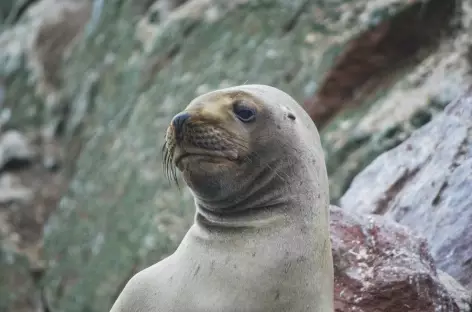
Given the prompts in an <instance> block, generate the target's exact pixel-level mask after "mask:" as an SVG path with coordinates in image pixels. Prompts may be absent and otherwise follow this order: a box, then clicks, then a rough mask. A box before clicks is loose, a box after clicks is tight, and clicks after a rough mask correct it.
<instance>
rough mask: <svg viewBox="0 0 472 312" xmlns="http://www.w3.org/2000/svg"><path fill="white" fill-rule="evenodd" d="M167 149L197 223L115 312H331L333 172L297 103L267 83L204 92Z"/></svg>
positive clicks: (179, 119) (177, 122) (176, 125)
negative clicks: (187, 192)
mask: <svg viewBox="0 0 472 312" xmlns="http://www.w3.org/2000/svg"><path fill="white" fill-rule="evenodd" d="M164 150H165V157H164V161H165V164H166V168H170V169H171V170H172V168H178V170H179V171H180V172H181V173H182V174H183V179H184V181H185V183H186V184H187V185H188V186H189V188H190V190H191V192H192V193H193V196H194V198H195V206H196V215H195V222H194V224H193V225H192V226H191V228H190V229H189V231H188V232H187V234H186V235H185V237H184V238H183V240H182V242H181V243H180V245H179V246H178V248H177V249H176V250H175V252H174V253H173V254H172V255H170V256H168V257H167V258H165V259H163V260H162V261H160V262H158V263H156V264H154V265H152V266H151V267H149V268H146V269H144V270H142V271H140V272H138V273H137V274H136V275H135V276H133V277H132V278H131V279H130V280H129V281H128V283H127V284H126V286H125V287H124V289H123V291H122V293H121V294H120V295H119V297H118V299H117V300H116V302H115V303H114V305H113V307H112V309H111V312H151V311H153V312H155V311H156V312H157V311H163V312H164V311H165V312H168V311H175V312H233V311H234V312H236V311H237V312H269V311H270V312H282V311H287V312H299V311H309V312H333V292H334V290H333V279H334V277H333V263H332V254H331V243H330V238H329V214H328V206H329V194H328V192H329V191H328V177H327V173H326V166H325V161H324V156H323V151H322V148H321V144H320V138H319V134H318V131H317V129H316V127H315V124H314V123H313V122H312V120H311V119H310V117H309V116H308V115H307V113H306V112H305V111H304V110H303V108H302V107H301V106H300V105H299V104H298V103H297V102H295V100H294V99H293V98H292V97H291V96H289V95H288V94H286V93H285V92H283V91H281V90H279V89H276V88H273V87H270V86H265V85H242V86H237V87H230V88H225V89H220V90H217V91H212V92H209V93H206V94H204V95H201V96H199V97H197V98H195V99H194V100H193V101H191V103H190V104H189V105H188V106H187V108H186V109H185V110H184V111H183V112H181V113H179V114H177V115H176V116H175V117H174V118H173V119H172V122H171V124H170V126H169V128H168V131H167V134H166V144H165V148H164Z"/></svg>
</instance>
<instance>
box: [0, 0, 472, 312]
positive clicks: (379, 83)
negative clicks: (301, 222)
mask: <svg viewBox="0 0 472 312" xmlns="http://www.w3.org/2000/svg"><path fill="white" fill-rule="evenodd" d="M471 7H472V5H471V3H470V1H468V0H337V1H333V0H330V1H328V0H316V1H315V0H310V1H309V0H291V1H288V0H232V1H228V0H189V1H185V0H180V1H178V0H174V1H171V0H167V1H165V0H157V1H152V0H134V1H126V0H106V1H105V0H93V1H92V0H2V1H1V4H0V21H1V33H0V168H1V172H0V238H1V245H0V311H1V312H3V311H15V312H16V311H18V312H23V311H42V312H52V311H67V312H69V311H71V312H95V311H97V312H98V311H108V310H109V308H110V307H111V304H112V303H113V301H114V299H115V298H116V296H117V295H118V293H119V292H120V291H121V289H122V287H123V286H124V284H125V283H126V281H127V280H128V279H129V278H130V277H131V276H132V275H133V274H134V273H135V272H137V271H138V270H140V269H142V268H144V267H147V266H149V265H150V264H152V263H155V262H157V261H159V260H160V259H161V258H163V257H165V256H166V255H168V254H169V253H171V252H172V251H173V250H174V248H175V247H176V246H177V244H178V243H179V241H180V239H181V238H182V236H183V235H184V233H185V232H186V230H187V228H188V227H189V225H190V224H191V222H192V218H193V213H194V208H193V203H192V200H191V197H190V194H189V193H188V191H187V190H185V189H183V190H180V191H179V190H178V189H177V188H175V187H173V186H171V185H170V184H169V182H168V181H166V179H165V178H164V175H163V173H162V170H161V169H162V168H161V159H162V158H161V153H160V151H161V146H162V143H163V139H164V133H165V128H166V127H167V124H168V122H169V121H170V118H171V117H172V116H173V115H174V114H175V113H177V112H179V111H180V110H181V109H183V108H184V107H185V106H186V105H187V104H188V102H189V101H190V100H191V99H192V98H194V97H195V96H196V95H198V94H201V93H204V92H207V91H209V90H212V89H216V88H221V87H225V86H231V85H237V84H244V83H262V84H270V85H273V86H275V87H278V88H280V89H282V90H284V91H286V92H288V93H290V94H291V95H293V96H294V98H295V99H296V100H298V101H299V103H300V104H301V105H304V106H305V107H306V109H307V111H308V112H309V113H310V115H311V116H312V118H313V120H314V121H315V123H316V124H317V125H318V128H319V129H320V133H321V136H322V140H323V145H324V148H325V152H326V160H327V166H328V171H329V175H330V183H331V185H330V188H331V197H332V202H333V204H337V205H340V206H341V208H342V209H341V210H333V212H332V216H333V224H332V235H333V238H332V239H333V242H334V243H333V251H334V253H335V261H336V263H335V265H336V276H337V283H336V302H337V303H336V309H337V310H336V311H339V312H344V311H366V312H367V311H372V312H373V311H393V312H394V311H397V310H395V309H399V310H398V311H400V309H401V311H405V309H407V308H405V306H409V307H410V309H409V310H408V309H407V310H408V311H418V312H419V311H471V310H472V309H471V307H470V304H469V303H470V299H471V295H472V277H471V276H472V247H471V246H472V231H470V230H469V228H470V227H471V224H472V195H471V194H472V178H471V177H472V162H471V161H472V160H471V159H472V99H471V96H472V94H471V92H470V86H471V77H470V61H471V57H472V54H471V49H470V45H471V42H472V41H471V30H472V29H471V25H470V21H471V17H472V11H471ZM356 176H357V177H356ZM333 209H334V208H333ZM374 215H376V216H374ZM379 215H380V216H379ZM365 220H378V221H377V223H378V224H380V225H379V226H380V230H379V231H377V230H375V228H376V227H375V226H373V227H372V224H371V223H369V222H367V223H366V221H365ZM389 222H390V223H389ZM346 229H352V230H349V231H347V230H346ZM363 229H364V230H363ZM372 229H374V230H375V231H374V232H372V233H373V234H372V233H371V232H369V231H371V230H372ZM346 231H347V232H346ZM362 233H364V234H362ZM366 233H367V234H366ZM378 233H383V234H382V235H381V236H380V238H378V241H379V242H380V243H379V244H377V245H372V244H371V243H372V242H371V240H369V239H368V237H374V238H375V237H379V236H378V235H377V234H378ZM361 234H362V235H361ZM356 237H357V238H356ZM354 238H356V239H355V240H353V239H354ZM352 242H356V243H355V244H354V245H352ZM353 254H355V255H357V256H355V257H354V258H352V255H353ZM369 259H370V260H369ZM372 259H374V260H375V261H374V260H372ZM405 259H407V260H408V261H407V260H405ZM371 260H372V261H371ZM369 268H370V270H369ZM412 268H413V269H412ZM361 269H362V270H363V271H362V270H361ZM359 270H361V271H362V272H364V273H362V272H361V271H359ZM366 270H367V271H366ZM387 271H388V272H396V273H395V274H393V275H392V274H387V275H386V273H385V272H387ZM353 272H358V273H359V272H361V273H362V274H361V273H359V274H357V273H356V274H355V273H353ZM392 276H394V277H392ZM408 285H410V286H411V285H414V286H411V287H410V286H408ZM385 289H390V290H392V289H395V291H397V292H395V291H391V292H387V293H388V294H389V295H386V292H385ZM400 294H405V296H400ZM389 296H390V297H389ZM386 298H387V299H386ZM388 298H390V299H388ZM415 302H416V303H415ZM418 302H419V303H418ZM356 309H357V310H356Z"/></svg>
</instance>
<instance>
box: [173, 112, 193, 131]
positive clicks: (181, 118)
mask: <svg viewBox="0 0 472 312" xmlns="http://www.w3.org/2000/svg"><path fill="white" fill-rule="evenodd" d="M189 118H190V114H189V113H188V112H185V111H184V112H181V113H178V114H177V115H175V116H174V118H172V121H171V124H172V126H173V127H174V131H175V134H176V136H177V137H180V136H181V134H182V130H183V127H184V125H185V123H186V121H187V120H188V119H189Z"/></svg>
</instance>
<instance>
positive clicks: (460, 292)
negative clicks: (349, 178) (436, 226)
mask: <svg viewBox="0 0 472 312" xmlns="http://www.w3.org/2000/svg"><path fill="white" fill-rule="evenodd" d="M331 240H332V249H333V257H334V267H335V312H350V311H352V312H354V311H362V312H377V311H388V312H397V311H398V312H404V311H408V312H438V311H444V312H459V311H461V312H469V311H471V310H470V305H469V304H470V303H471V302H472V301H471V300H472V296H470V294H467V293H466V290H465V289H464V288H462V287H461V286H459V285H457V283H456V284H453V283H454V281H453V280H452V282H451V281H450V280H451V278H450V277H447V276H446V277H442V278H441V277H440V276H444V273H442V272H440V271H437V270H436V268H435V264H434V261H433V259H432V257H431V255H430V254H429V251H428V245H427V243H426V241H425V240H423V239H421V238H419V237H417V236H415V235H413V234H412V233H411V231H410V230H408V229H407V228H406V227H404V226H401V225H399V224H397V223H395V222H392V221H390V220H388V219H387V218H384V217H381V216H368V217H367V216H364V215H362V214H357V213H354V212H348V211H346V210H343V209H340V208H338V207H331ZM443 281H444V282H443Z"/></svg>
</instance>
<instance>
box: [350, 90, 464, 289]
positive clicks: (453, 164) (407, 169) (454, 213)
mask: <svg viewBox="0 0 472 312" xmlns="http://www.w3.org/2000/svg"><path fill="white" fill-rule="evenodd" d="M471 96H472V92H470V91H469V92H468V93H467V94H465V95H464V96H463V97H461V98H459V99H458V100H456V101H454V102H453V103H451V104H449V106H448V107H447V108H446V110H445V112H444V113H443V114H441V115H439V116H438V117H437V118H435V119H433V121H431V122H430V123H428V124H427V125H425V126H424V127H422V128H420V129H419V130H417V131H416V132H414V133H413V135H412V136H411V137H410V138H409V139H408V140H406V141H405V142H403V143H402V144H401V145H399V146H398V147H396V148H394V149H393V150H391V151H389V152H387V153H385V154H382V155H381V156H379V157H378V158H377V159H375V161H373V162H372V163H371V164H370V165H369V166H368V167H367V168H366V169H365V170H363V171H362V172H361V173H360V174H359V175H358V176H357V177H356V178H355V179H354V180H353V182H352V184H351V186H350V188H349V189H348V191H347V192H346V193H345V194H344V196H343V197H342V198H341V206H342V207H343V208H344V209H347V210H350V211H357V212H364V213H373V214H380V215H386V216H388V217H390V218H392V219H394V220H396V221H397V222H399V223H401V224H404V225H406V226H408V227H410V228H411V229H413V230H414V231H415V232H416V233H418V234H421V235H423V236H424V237H425V238H426V239H427V241H428V243H429V244H430V246H431V253H432V256H433V258H434V259H435V261H436V263H437V265H438V266H439V268H441V269H442V270H444V271H445V272H447V273H449V274H450V275H451V276H453V277H454V278H456V279H457V280H458V281H459V282H461V283H462V284H463V285H466V286H467V287H469V288H472V265H471V263H472V230H471V227H472V98H471Z"/></svg>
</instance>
